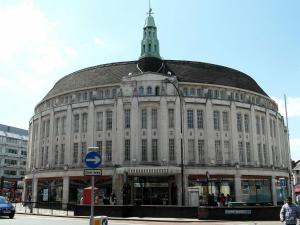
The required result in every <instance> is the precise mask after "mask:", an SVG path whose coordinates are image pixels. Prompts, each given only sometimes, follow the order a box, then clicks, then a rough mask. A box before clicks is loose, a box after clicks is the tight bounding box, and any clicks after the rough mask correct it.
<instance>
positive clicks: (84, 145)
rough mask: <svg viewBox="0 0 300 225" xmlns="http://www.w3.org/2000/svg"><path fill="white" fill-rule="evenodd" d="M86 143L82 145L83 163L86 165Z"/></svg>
mask: <svg viewBox="0 0 300 225" xmlns="http://www.w3.org/2000/svg"><path fill="white" fill-rule="evenodd" d="M86 150H87V149H86V142H82V143H81V163H84V159H85V155H86Z"/></svg>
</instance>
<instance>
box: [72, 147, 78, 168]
mask: <svg viewBox="0 0 300 225" xmlns="http://www.w3.org/2000/svg"><path fill="white" fill-rule="evenodd" d="M77 163H78V143H74V145H73V164H77Z"/></svg>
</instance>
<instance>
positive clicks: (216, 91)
mask: <svg viewBox="0 0 300 225" xmlns="http://www.w3.org/2000/svg"><path fill="white" fill-rule="evenodd" d="M219 97H220V92H219V91H218V90H214V98H219Z"/></svg>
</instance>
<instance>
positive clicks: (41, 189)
mask: <svg viewBox="0 0 300 225" xmlns="http://www.w3.org/2000/svg"><path fill="white" fill-rule="evenodd" d="M62 190H63V180H62V178H51V179H50V178H40V179H39V180H38V189H37V194H38V195H37V201H38V202H61V201H62V192H63V191H62Z"/></svg>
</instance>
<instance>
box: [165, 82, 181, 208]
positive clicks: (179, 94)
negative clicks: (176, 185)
mask: <svg viewBox="0 0 300 225" xmlns="http://www.w3.org/2000/svg"><path fill="white" fill-rule="evenodd" d="M164 82H165V83H169V84H172V85H173V86H174V88H175V90H176V92H177V95H178V97H179V101H180V134H181V139H180V169H181V172H180V175H181V205H185V192H184V161H183V152H184V151H183V146H184V145H183V138H184V137H183V99H182V97H183V96H182V94H181V92H180V90H179V89H178V87H177V86H176V85H175V84H174V80H170V79H169V78H166V79H165V80H164Z"/></svg>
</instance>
